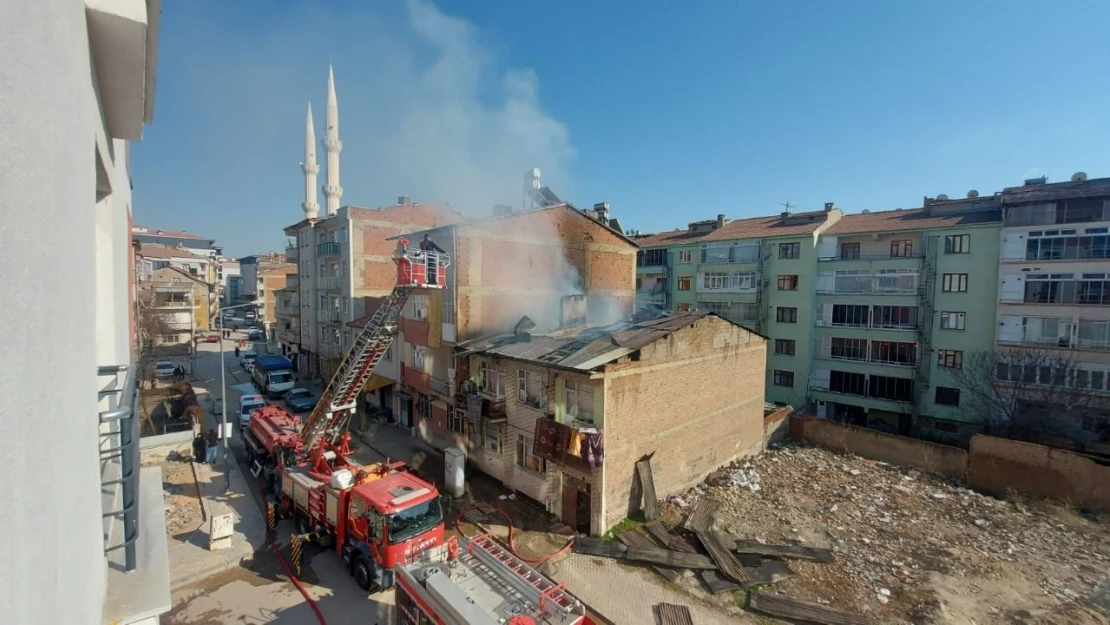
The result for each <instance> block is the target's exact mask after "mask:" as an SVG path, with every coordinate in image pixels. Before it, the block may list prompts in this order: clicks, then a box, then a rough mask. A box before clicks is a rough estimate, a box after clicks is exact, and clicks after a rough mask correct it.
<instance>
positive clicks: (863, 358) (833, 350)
mask: <svg viewBox="0 0 1110 625" xmlns="http://www.w3.org/2000/svg"><path fill="white" fill-rule="evenodd" d="M878 342H879V341H875V342H872V343H871V347H870V349H868V348H867V347H866V346H858V345H857V346H851V347H834V346H829V345H822V346H818V347H817V350H816V352H815V354H814V358H820V359H822V360H840V361H848V362H859V363H866V364H872V365H891V366H895V367H915V366H917V364H918V362H919V353H918V349H917V345H916V344H914V343H891V344H890V346H891V347H886V348H880V347H878V346H877V345H875V343H878ZM895 346H904V347H895Z"/></svg>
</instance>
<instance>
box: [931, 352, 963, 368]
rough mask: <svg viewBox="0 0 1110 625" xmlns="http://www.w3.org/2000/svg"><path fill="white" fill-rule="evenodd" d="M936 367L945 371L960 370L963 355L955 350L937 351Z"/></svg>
mask: <svg viewBox="0 0 1110 625" xmlns="http://www.w3.org/2000/svg"><path fill="white" fill-rule="evenodd" d="M937 366H938V367H945V368H947V369H962V368H963V366H964V353H963V352H962V351H959V350H955V349H938V350H937Z"/></svg>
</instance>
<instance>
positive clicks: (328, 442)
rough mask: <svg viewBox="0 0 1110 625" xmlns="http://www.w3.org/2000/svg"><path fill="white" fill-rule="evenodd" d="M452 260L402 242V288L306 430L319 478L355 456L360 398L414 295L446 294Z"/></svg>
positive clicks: (366, 331)
mask: <svg viewBox="0 0 1110 625" xmlns="http://www.w3.org/2000/svg"><path fill="white" fill-rule="evenodd" d="M450 260H451V259H450V257H449V256H448V255H447V254H444V253H440V252H432V251H425V250H420V249H410V248H409V241H408V239H401V240H400V241H399V243H398V246H397V250H396V251H395V252H394V255H393V262H395V263H396V264H397V286H395V287H394V289H393V292H392V293H390V294H389V296H387V297H386V298H385V301H384V302H382V304H381V306H380V307H379V308H378V310H377V311H376V312H375V313H374V315H373V316H372V317H371V318H370V322H369V323H367V324H366V326H365V327H364V328H363V329H362V331H361V332H359V333H358V335H357V336H356V337H355V339H354V342H353V344H352V345H351V348H350V349H349V350H348V351H347V353H346V354H345V355H344V356H343V360H342V362H340V364H339V367H338V368H337V369H336V371H335V375H333V376H332V378H331V381H329V382H328V385H327V387H325V389H324V392H323V394H322V395H321V396H320V401H319V402H317V403H316V407H315V408H314V409H313V410H312V414H310V415H309V417H308V419H307V420H306V421H305V423H304V426H303V427H302V428H301V432H300V439H301V441H302V443H303V447H301V450H302V453H304V454H306V455H307V457H306V458H302V460H303V461H307V463H308V464H309V466H310V467H312V469H313V470H314V471H316V472H317V473H321V474H330V473H331V472H332V471H333V470H335V469H337V468H340V466H341V465H344V464H345V463H346V456H347V454H349V453H350V433H349V432H348V430H347V428H348V426H349V425H350V422H351V417H352V416H354V413H355V408H356V407H357V405H358V395H359V393H360V392H361V391H362V389H363V387H364V386H365V385H366V382H367V381H368V380H369V379H370V376H371V374H373V373H374V369H375V368H376V367H377V366H378V363H379V362H381V359H382V358H383V357H384V356H385V353H386V351H387V350H388V349H389V346H390V345H391V344H392V343H393V337H394V335H395V334H396V333H397V318H398V317H399V316H400V314H401V311H402V309H404V307H405V303H406V302H407V301H408V299H409V296H410V295H411V294H412V291H413V290H414V289H443V288H446V286H447V267H448V265H449V264H450Z"/></svg>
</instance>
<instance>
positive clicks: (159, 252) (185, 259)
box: [138, 241, 216, 285]
mask: <svg viewBox="0 0 1110 625" xmlns="http://www.w3.org/2000/svg"><path fill="white" fill-rule="evenodd" d="M138 256H139V257H140V258H141V259H142V263H141V266H142V268H143V271H147V272H149V271H154V270H155V269H160V268H162V267H177V268H178V269H181V270H182V271H185V272H188V273H189V274H191V275H193V276H196V277H197V278H198V279H200V280H201V281H203V282H204V283H205V284H211V285H215V284H216V259H215V258H214V257H212V256H202V255H199V254H195V253H194V252H192V251H190V250H188V249H185V248H183V247H170V246H168V245H159V244H157V243H142V242H141V241H140V242H139V251H138Z"/></svg>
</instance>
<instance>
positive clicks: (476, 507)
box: [455, 502, 574, 564]
mask: <svg viewBox="0 0 1110 625" xmlns="http://www.w3.org/2000/svg"><path fill="white" fill-rule="evenodd" d="M470 510H488V511H490V512H496V513H497V514H499V515H501V518H503V519H505V524H506V525H507V526H508V528H509V537H508V539H506V542H507V543H508V544H509V551H511V552H512V554H513V555H514V556H516V557H517V558H519V559H520V560H522V561H524V562H527V563H528V564H543V563H544V562H547V561H548V560H550V559H552V558H555V557H558V556H561V555H563V554H564V553H566V551H567V550H568V549H570V548H571V546H573V545H574V539H573V538H571V539H570V540H568V541H567V544H565V545H563V547H562V548H561V549H558V550H557V551H554V552H552V553H549V554H547V555H546V556H543V557H542V558H526V557H524V556H522V555H520V552H518V551H517V550H516V545H515V544H514V543H513V535H514V534H515V533H516V528H515V527H514V526H513V520H512V518H510V517H509V514H508V513H507V512H505V511H504V510H502V509H501V508H498V507H497V506H493V505H490V504H488V503H482V502H478V503H474V504H471V505H469V506H467V507H466V508H463V509H462V510H460V511H459V516H457V517H456V518H455V530H456V531H457V532H458V533H459V535H461V536H466V535H465V534H463V531H462V528H461V527H459V522H460V520H461V519H462V518H463V516H464V515H465V514H466V513H467V512H468V511H470ZM467 538H469V537H467Z"/></svg>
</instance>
